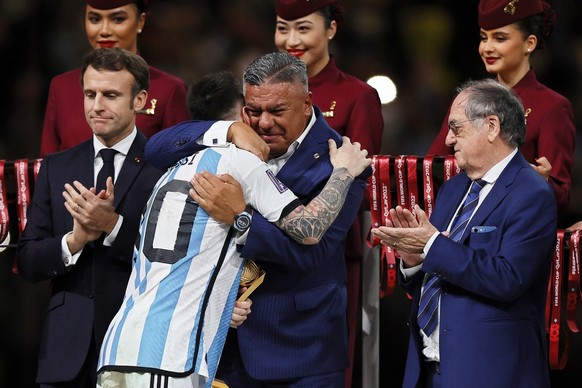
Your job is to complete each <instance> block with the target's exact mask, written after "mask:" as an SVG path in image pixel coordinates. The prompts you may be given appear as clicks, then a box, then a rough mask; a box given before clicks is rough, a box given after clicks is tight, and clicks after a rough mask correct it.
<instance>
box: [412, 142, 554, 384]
mask: <svg viewBox="0 0 582 388" xmlns="http://www.w3.org/2000/svg"><path fill="white" fill-rule="evenodd" d="M469 184H470V180H469V178H468V177H467V175H466V174H465V173H462V174H459V175H457V176H455V177H454V178H453V179H451V180H450V181H449V182H448V183H446V184H445V185H444V186H443V187H442V189H441V191H440V192H439V194H438V196H437V200H436V204H435V207H434V213H433V214H432V216H431V218H430V221H431V223H432V224H433V225H434V226H435V227H436V228H437V229H438V230H446V228H447V226H448V225H449V223H450V221H451V218H452V217H453V215H454V214H455V211H456V209H457V206H458V205H459V204H460V203H461V200H462V198H463V196H464V195H465V193H466V192H467V190H468V188H469ZM475 226H490V227H493V228H488V229H491V230H489V231H485V232H477V231H476V230H475V229H474V227H475ZM482 230H483V229H482ZM555 244H556V200H555V198H554V195H553V192H552V189H551V187H550V185H549V184H548V183H547V182H546V181H544V180H543V179H542V178H541V177H540V176H539V174H538V173H536V172H535V171H534V170H533V169H532V168H531V166H530V165H529V163H528V162H527V161H526V160H525V159H524V157H523V156H522V154H521V153H517V154H516V155H515V156H514V157H513V158H512V160H511V161H510V162H509V164H508V165H507V167H506V168H505V169H504V171H503V172H502V173H501V175H500V176H499V178H498V180H497V182H496V183H495V185H494V186H493V188H492V189H491V191H490V192H489V194H488V195H487V197H486V198H485V200H484V201H483V203H482V204H481V206H480V207H479V208H478V209H477V210H476V212H475V214H474V215H473V218H472V219H471V221H470V223H469V225H468V226H467V229H466V231H465V234H464V235H463V237H462V239H461V241H460V244H459V243H455V242H454V241H452V240H450V239H449V238H447V237H445V236H444V235H442V234H441V235H439V236H438V237H437V238H436V240H435V241H434V243H433V245H432V247H431V248H430V251H429V253H428V255H427V256H426V258H425V261H424V264H423V266H422V271H420V272H419V273H418V274H417V275H415V276H414V277H412V278H411V279H409V280H408V281H407V282H405V283H404V284H403V285H404V287H405V288H406V290H407V291H408V292H409V293H410V294H412V295H413V302H412V306H413V307H412V309H411V310H412V311H411V315H410V332H411V337H410V344H409V349H408V359H407V363H406V373H405V377H404V384H403V386H404V387H418V386H419V385H418V384H419V380H420V381H422V377H421V373H422V372H421V371H422V365H423V364H424V361H423V355H422V353H421V351H422V339H421V337H420V334H419V327H418V324H417V320H416V314H417V310H418V302H419V295H420V287H421V283H422V279H423V277H424V275H425V272H428V273H433V274H436V275H437V276H439V277H440V278H441V279H443V280H444V285H443V293H442V295H441V302H440V332H439V335H440V358H441V361H440V371H441V381H442V386H443V387H447V388H466V387H472V388H477V387H484V388H485V387H496V388H518V387H523V388H533V387H539V388H546V387H549V371H548V363H547V343H546V330H545V326H544V309H545V302H546V291H547V286H548V276H549V270H550V266H551V259H552V256H553V251H554V247H555Z"/></svg>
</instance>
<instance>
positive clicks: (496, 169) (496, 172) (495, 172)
mask: <svg viewBox="0 0 582 388" xmlns="http://www.w3.org/2000/svg"><path fill="white" fill-rule="evenodd" d="M515 154H517V148H516V149H514V150H513V151H512V152H511V153H510V154H509V155H507V156H506V157H505V158H503V159H501V160H500V161H499V162H498V163H497V164H496V165H495V166H493V167H491V168H490V169H489V171H487V172H486V173H485V175H483V178H481V179H483V180H484V181H485V182H487V183H489V184H494V183H495V182H496V181H497V179H498V178H499V176H500V175H501V173H502V172H503V170H505V167H507V165H508V164H509V162H510V161H511V159H513V157H514V156H515Z"/></svg>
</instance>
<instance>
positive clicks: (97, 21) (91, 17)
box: [85, 3, 146, 54]
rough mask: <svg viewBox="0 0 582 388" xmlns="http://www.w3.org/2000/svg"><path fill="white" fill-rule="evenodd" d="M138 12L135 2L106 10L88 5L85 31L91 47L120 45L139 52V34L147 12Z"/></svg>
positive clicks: (133, 51)
mask: <svg viewBox="0 0 582 388" xmlns="http://www.w3.org/2000/svg"><path fill="white" fill-rule="evenodd" d="M138 12H139V11H138V8H137V6H136V5H135V4H133V3H132V4H127V5H124V6H122V7H117V8H113V9H105V10H103V9H96V8H93V7H91V6H90V5H87V7H86V10H85V32H86V33H87V39H88V40H89V44H90V45H91V47H93V48H94V49H97V48H100V47H120V48H123V49H126V50H128V51H131V52H132V53H134V54H135V53H137V35H138V34H139V32H140V31H141V30H142V29H143V26H144V24H145V19H146V14H145V13H141V14H139V13H138Z"/></svg>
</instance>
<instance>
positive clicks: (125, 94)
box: [83, 66, 147, 147]
mask: <svg viewBox="0 0 582 388" xmlns="http://www.w3.org/2000/svg"><path fill="white" fill-rule="evenodd" d="M134 82H135V79H134V77H133V75H131V73H130V72H129V71H127V70H125V69H123V70H120V71H106V70H103V71H98V70H95V69H94V68H93V67H91V66H89V67H88V68H87V70H86V71H85V74H84V75H83V94H84V96H85V98H84V107H85V118H86V119H87V122H88V123H89V126H90V127H91V129H92V131H93V133H94V134H95V136H97V138H98V139H99V140H100V141H101V142H102V143H103V144H104V145H106V146H108V147H111V146H113V145H115V144H116V143H118V142H119V141H120V140H122V139H124V138H125V137H126V136H128V135H129V134H130V133H131V131H132V130H133V128H134V126H135V113H136V110H140V109H142V108H143V106H144V105H145V102H146V98H147V92H146V91H145V90H142V91H141V92H139V93H138V94H137V95H136V96H135V97H132V87H133V84H134Z"/></svg>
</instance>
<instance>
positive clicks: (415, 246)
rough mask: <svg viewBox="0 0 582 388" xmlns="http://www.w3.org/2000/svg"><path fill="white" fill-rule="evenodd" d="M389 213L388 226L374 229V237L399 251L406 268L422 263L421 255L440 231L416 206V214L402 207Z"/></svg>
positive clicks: (397, 207)
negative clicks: (434, 235) (433, 236)
mask: <svg viewBox="0 0 582 388" xmlns="http://www.w3.org/2000/svg"><path fill="white" fill-rule="evenodd" d="M389 213H390V219H389V220H388V221H387V225H386V226H380V227H377V228H372V235H374V236H375V237H377V238H379V239H380V243H381V244H382V245H387V246H390V247H392V248H394V249H396V250H398V253H399V254H400V257H401V259H402V261H403V262H404V264H405V265H406V266H408V267H411V266H415V265H418V264H420V263H422V259H421V257H420V254H421V253H423V249H424V247H425V246H426V244H427V243H428V241H429V240H430V238H431V237H432V235H433V234H434V233H435V232H437V231H438V230H437V229H436V228H435V227H434V226H433V225H432V224H431V223H430V222H429V220H428V216H427V215H426V213H425V212H424V210H422V209H421V208H420V206H418V205H415V206H414V214H413V213H412V212H411V211H410V210H408V209H405V208H403V207H402V206H396V207H395V208H393V209H390V211H389ZM444 234H447V232H444Z"/></svg>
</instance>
